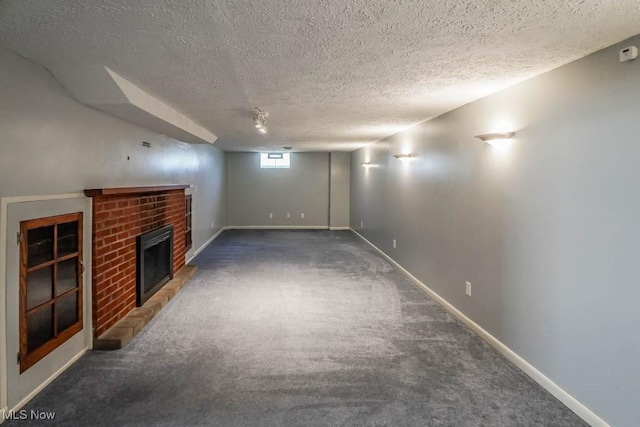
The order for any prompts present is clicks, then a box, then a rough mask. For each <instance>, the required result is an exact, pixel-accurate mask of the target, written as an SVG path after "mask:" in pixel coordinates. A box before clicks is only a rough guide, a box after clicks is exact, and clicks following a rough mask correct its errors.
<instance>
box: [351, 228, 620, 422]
mask: <svg viewBox="0 0 640 427" xmlns="http://www.w3.org/2000/svg"><path fill="white" fill-rule="evenodd" d="M351 231H352V232H354V233H355V234H356V235H357V236H358V237H360V238H361V239H362V240H364V241H365V242H367V243H368V244H369V245H371V247H373V248H374V249H375V250H376V251H378V252H379V253H380V255H382V256H383V257H384V258H385V259H386V260H387V261H389V262H390V263H391V264H392V265H393V266H394V267H395V268H396V269H397V270H398V271H400V272H401V273H402V274H404V275H405V276H406V277H407V278H408V279H409V280H411V282H413V283H414V284H415V285H416V287H417V288H418V289H420V290H421V291H423V292H424V293H425V294H427V295H428V296H429V297H431V298H432V299H433V300H434V301H436V302H437V303H438V304H440V305H441V306H443V307H444V308H445V309H446V310H447V311H449V312H450V313H451V314H453V315H454V316H455V317H456V318H458V320H460V321H461V322H462V323H464V324H465V325H467V326H468V327H469V328H470V329H471V330H472V331H474V332H475V333H476V334H478V335H479V336H480V338H482V339H484V340H485V341H486V342H487V343H488V344H489V345H491V346H492V347H493V348H495V349H496V350H497V351H498V352H499V353H500V354H502V355H503V356H504V357H506V358H507V359H508V360H509V361H511V362H512V363H513V364H514V365H516V366H517V367H518V368H520V369H521V370H522V371H523V372H524V373H525V374H527V375H528V376H529V377H531V378H532V379H533V380H534V381H535V382H537V383H538V384H540V385H541V386H542V387H543V388H544V389H545V390H547V391H548V392H549V393H551V394H552V395H553V396H555V398H556V399H558V400H559V401H561V402H562V403H563V404H564V405H565V406H566V407H567V408H569V409H571V410H572V411H573V412H575V414H576V415H578V416H579V417H580V418H582V419H583V420H584V421H585V422H586V423H588V424H589V425H591V426H594V427H596V426H597V427H610V425H609V424H608V423H607V422H606V421H605V420H603V419H602V418H600V417H599V416H598V415H597V414H596V413H595V412H593V411H592V410H591V409H589V408H587V407H586V406H585V405H584V404H582V403H581V402H580V401H579V400H578V399H576V398H575V397H573V396H572V395H570V394H569V393H568V392H566V391H565V390H564V389H563V388H562V387H560V386H559V385H558V384H556V383H554V382H553V381H552V380H551V379H549V378H548V377H547V376H546V375H544V374H543V373H542V372H540V371H539V370H538V369H536V368H535V367H534V366H533V365H531V364H530V363H529V362H527V361H526V360H525V359H523V358H522V357H521V356H519V355H518V354H517V353H516V352H514V351H513V350H511V349H510V348H509V347H507V346H506V345H505V344H503V343H502V342H501V341H499V340H498V339H497V338H496V337H494V336H493V335H491V334H490V333H489V332H487V331H486V330H484V329H483V328H482V327H481V326H480V325H478V324H477V323H475V322H474V321H473V320H471V319H469V318H468V317H467V316H465V315H464V314H463V313H462V312H461V311H460V310H458V309H457V308H455V307H454V306H453V305H451V304H450V303H449V302H448V301H447V300H445V299H444V298H442V297H441V296H440V295H438V294H437V293H436V292H434V291H433V290H431V289H430V288H429V287H428V286H427V285H425V284H424V283H422V282H421V281H420V280H418V279H417V278H416V277H415V276H413V275H412V274H411V273H409V272H408V271H407V270H405V269H404V268H403V267H402V266H401V265H400V264H398V263H397V262H396V261H395V260H394V259H393V258H391V257H390V256H389V255H387V254H386V253H384V252H383V251H382V250H381V249H379V248H378V247H377V246H376V245H374V244H373V243H371V242H370V241H369V240H367V239H366V238H365V237H364V236H363V235H361V234H360V233H358V232H357V231H356V230H354V229H353V228H352V229H351Z"/></svg>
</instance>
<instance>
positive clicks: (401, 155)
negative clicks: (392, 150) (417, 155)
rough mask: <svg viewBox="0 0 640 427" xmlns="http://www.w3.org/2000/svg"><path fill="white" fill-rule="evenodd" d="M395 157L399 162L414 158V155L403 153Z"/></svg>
mask: <svg viewBox="0 0 640 427" xmlns="http://www.w3.org/2000/svg"><path fill="white" fill-rule="evenodd" d="M393 157H395V158H396V159H399V160H404V159H410V158H412V157H414V154H413V153H402V154H394V155H393Z"/></svg>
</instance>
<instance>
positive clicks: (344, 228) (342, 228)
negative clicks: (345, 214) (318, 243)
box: [329, 227, 351, 231]
mask: <svg viewBox="0 0 640 427" xmlns="http://www.w3.org/2000/svg"><path fill="white" fill-rule="evenodd" d="M329 230H333V231H338V230H351V227H329Z"/></svg>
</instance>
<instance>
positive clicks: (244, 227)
mask: <svg viewBox="0 0 640 427" xmlns="http://www.w3.org/2000/svg"><path fill="white" fill-rule="evenodd" d="M328 229H329V227H328V226H326V225H229V226H228V227H227V230H328Z"/></svg>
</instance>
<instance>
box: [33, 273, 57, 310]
mask: <svg viewBox="0 0 640 427" xmlns="http://www.w3.org/2000/svg"><path fill="white" fill-rule="evenodd" d="M52 294H53V266H49V267H45V268H41V269H38V270H36V271H32V272H31V273H27V310H31V309H32V308H33V307H35V306H37V305H40V304H42V303H43V302H47V301H49V300H50V299H51V298H53V295H52Z"/></svg>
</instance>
